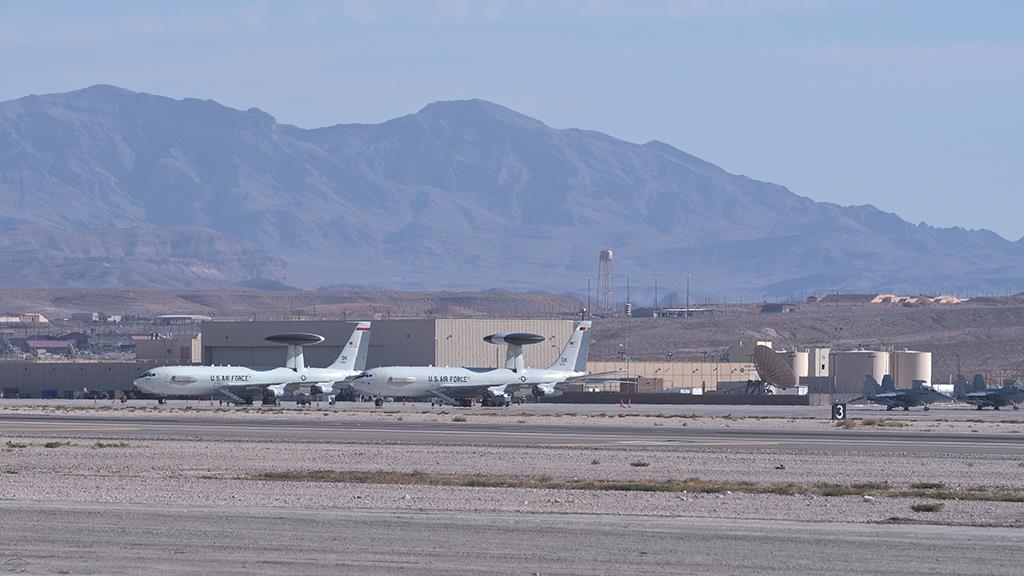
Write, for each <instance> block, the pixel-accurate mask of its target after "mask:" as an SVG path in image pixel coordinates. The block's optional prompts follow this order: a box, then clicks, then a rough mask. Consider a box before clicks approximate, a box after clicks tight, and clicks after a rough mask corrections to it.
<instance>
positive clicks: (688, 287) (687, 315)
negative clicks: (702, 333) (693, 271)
mask: <svg viewBox="0 0 1024 576" xmlns="http://www.w3.org/2000/svg"><path fill="white" fill-rule="evenodd" d="M690 316H691V314H690V274H689V273H687V274H686V317H687V318H689V317H690Z"/></svg>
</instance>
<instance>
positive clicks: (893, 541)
mask: <svg viewBox="0 0 1024 576" xmlns="http://www.w3.org/2000/svg"><path fill="white" fill-rule="evenodd" d="M0 518H3V527H4V537H3V539H2V541H0V567H2V568H5V569H11V568H15V569H17V570H24V572H23V573H24V574H54V573H70V574H93V573H103V574H143V573H145V574H154V575H159V574H282V573H302V574H369V575H374V574H415V575H431V574H438V575H441V574H443V575H446V576H448V575H453V574H524V575H530V574H544V575H547V574H711V575H719V574H730V575H739V574H779V575H795V576H800V575H818V574H842V573H846V574H893V575H902V574H936V573H945V574H980V573H984V574H992V575H1002V574H1007V575H1010V574H1013V575H1016V574H1019V573H1020V557H1019V553H1020V550H1021V549H1022V548H1024V532H1021V531H1020V530H1014V529H1000V528H976V527H946V526H922V525H870V524H833V523H824V522H823V523H799V522H778V521H731V520H708V519H692V518H648V517H637V516H593V515H569V514H491V513H462V512H460V513H453V512H408V511H392V510H336V509H322V510H316V509H313V510H309V509H303V510H291V509H276V508H203V509H191V508H183V507H155V506H148V505H123V504H59V503H32V502H0Z"/></svg>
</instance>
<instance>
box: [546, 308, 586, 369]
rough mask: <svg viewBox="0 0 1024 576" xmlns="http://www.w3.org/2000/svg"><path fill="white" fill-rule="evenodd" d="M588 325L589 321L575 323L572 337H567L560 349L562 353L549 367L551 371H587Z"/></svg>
mask: <svg viewBox="0 0 1024 576" xmlns="http://www.w3.org/2000/svg"><path fill="white" fill-rule="evenodd" d="M590 325H591V322H590V320H582V321H580V322H577V323H576V328H574V329H573V331H572V336H569V341H568V342H566V343H565V347H564V348H562V353H561V354H559V355H558V358H556V359H555V363H554V364H552V365H551V369H552V370H572V371H573V372H586V371H587V356H589V355H590Z"/></svg>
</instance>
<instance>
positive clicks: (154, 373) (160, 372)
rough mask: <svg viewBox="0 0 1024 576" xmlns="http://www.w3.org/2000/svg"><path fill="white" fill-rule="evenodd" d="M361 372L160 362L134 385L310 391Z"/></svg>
mask: <svg viewBox="0 0 1024 576" xmlns="http://www.w3.org/2000/svg"><path fill="white" fill-rule="evenodd" d="M357 374H359V372H358V371H355V370H334V369H331V368H305V369H303V370H302V371H300V372H297V371H295V370H293V369H291V368H284V367H280V368H267V369H258V368H247V367H245V366H161V367H159V368H153V369H151V370H148V371H147V372H146V373H145V374H143V375H142V376H140V377H138V378H136V379H135V387H136V388H138V389H139V390H142V391H143V392H146V393H147V394H156V395H158V396H209V395H211V394H216V393H217V392H219V391H221V390H228V391H230V390H238V389H242V390H245V389H253V390H256V389H261V388H270V387H274V386H282V387H283V386H287V385H289V384H291V385H293V386H294V387H297V388H298V391H303V392H307V393H308V390H309V388H310V387H311V386H313V385H315V384H322V385H325V386H326V387H327V388H330V385H331V384H333V383H334V382H339V381H342V380H345V379H346V378H351V377H353V376H356V375H357Z"/></svg>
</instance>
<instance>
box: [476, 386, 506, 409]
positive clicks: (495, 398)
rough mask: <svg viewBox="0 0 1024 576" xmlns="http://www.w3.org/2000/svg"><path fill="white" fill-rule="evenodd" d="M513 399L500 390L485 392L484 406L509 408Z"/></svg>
mask: <svg viewBox="0 0 1024 576" xmlns="http://www.w3.org/2000/svg"><path fill="white" fill-rule="evenodd" d="M511 402H512V397H511V396H509V395H508V394H506V393H505V392H504V391H500V390H489V389H488V390H484V396H483V398H482V404H483V405H484V406H508V405H509V404H510V403H511Z"/></svg>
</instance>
